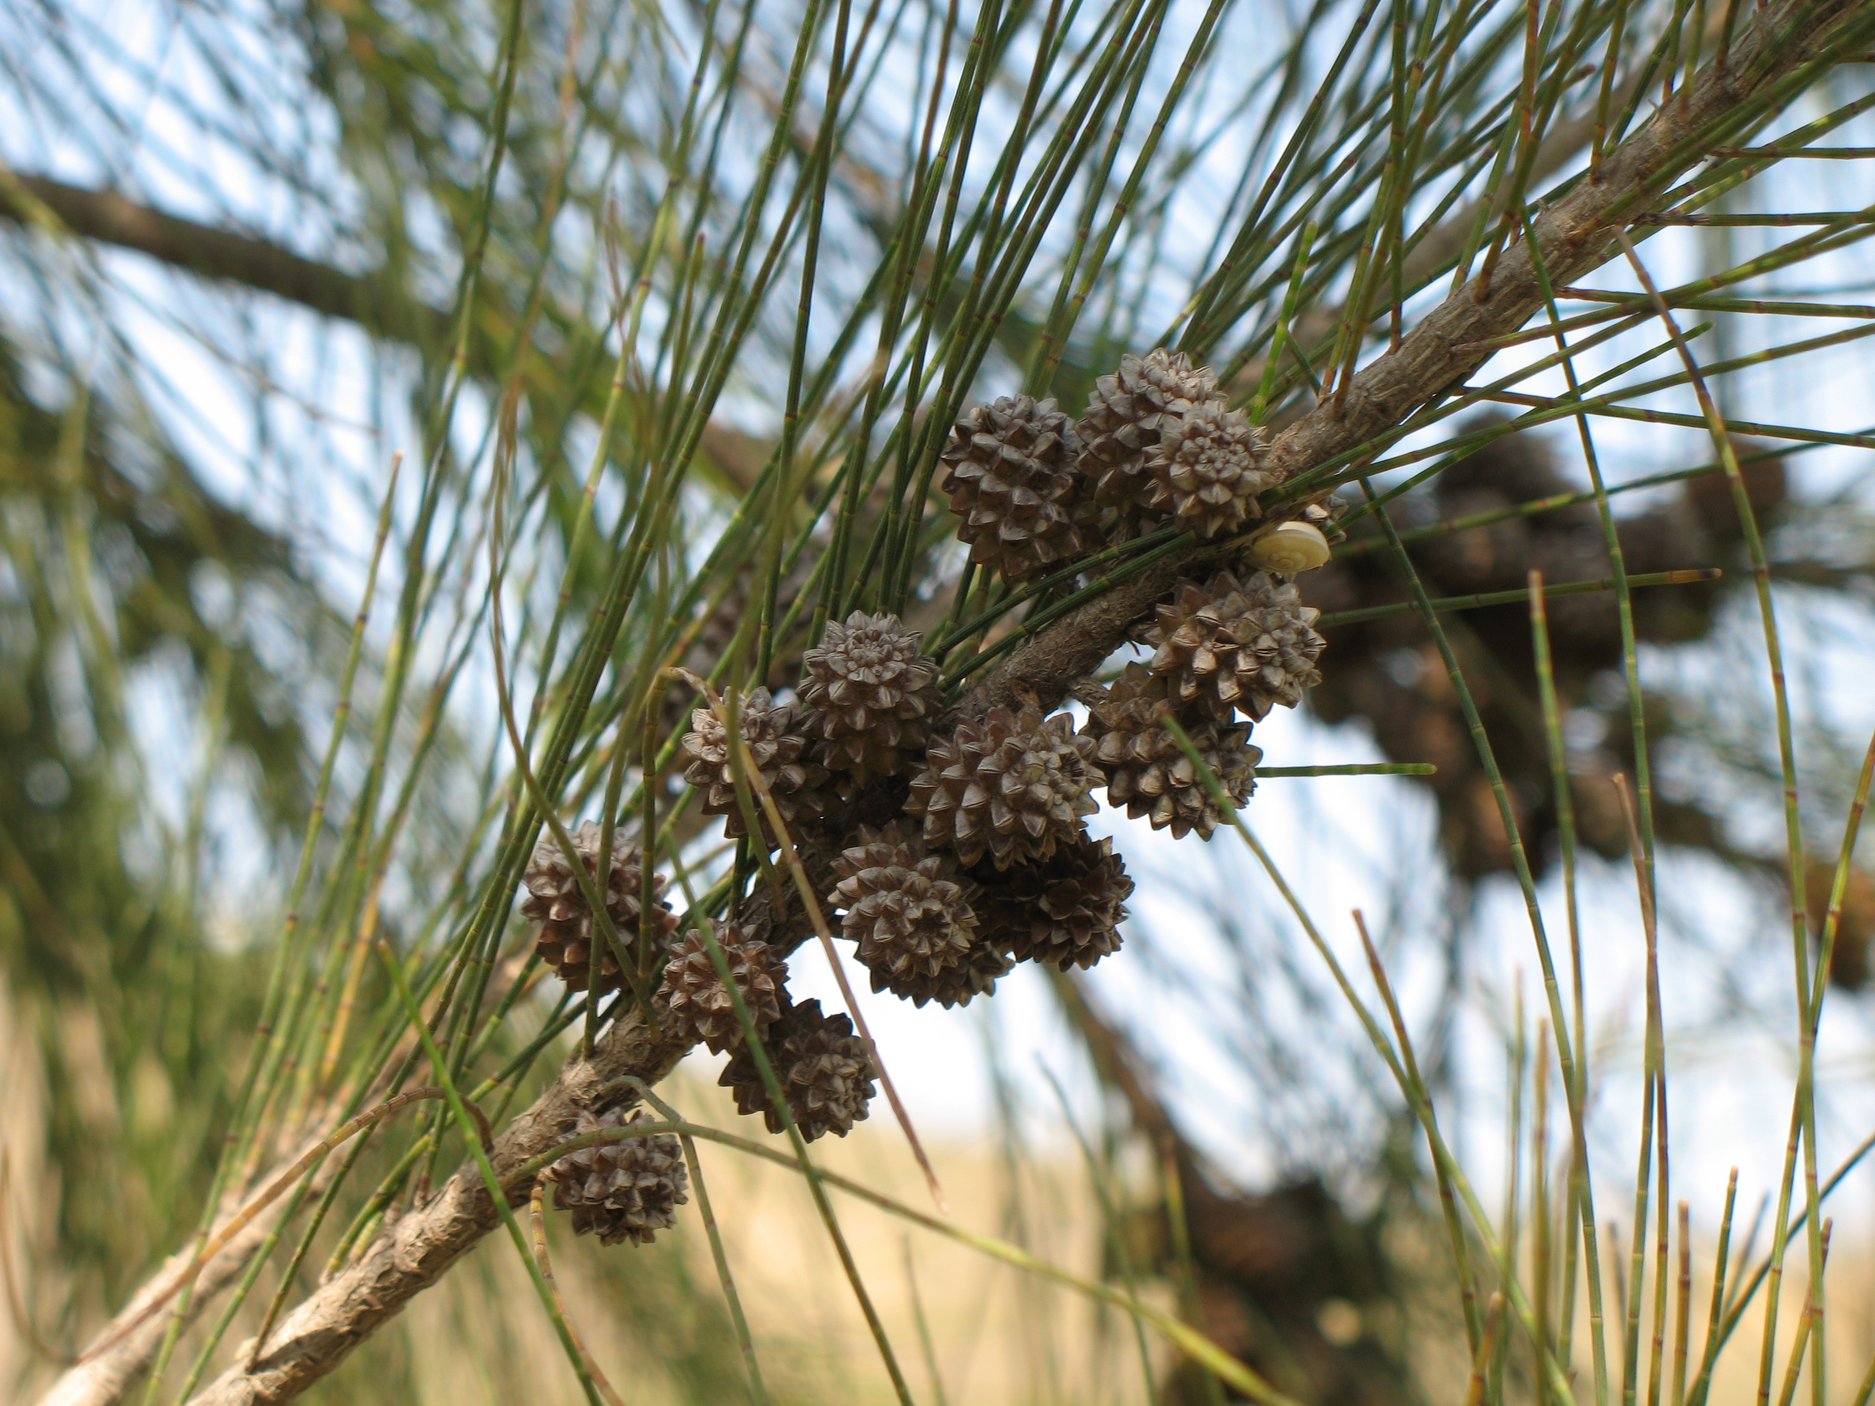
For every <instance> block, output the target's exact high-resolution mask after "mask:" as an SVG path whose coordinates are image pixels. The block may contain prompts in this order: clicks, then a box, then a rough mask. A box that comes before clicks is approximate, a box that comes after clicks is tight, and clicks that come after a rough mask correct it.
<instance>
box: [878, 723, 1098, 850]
mask: <svg viewBox="0 0 1875 1406" xmlns="http://www.w3.org/2000/svg"><path fill="white" fill-rule="evenodd" d="M1093 752H1094V744H1093V742H1092V741H1090V740H1089V739H1087V738H1085V737H1077V736H1076V735H1075V732H1074V723H1073V721H1072V720H1071V719H1070V718H1069V716H1068V715H1067V714H1066V713H1057V714H1055V715H1054V716H1053V717H1051V718H1047V719H1044V718H1043V717H1042V714H1041V712H1040V710H1038V709H1036V708H1033V707H1025V708H1023V709H1022V711H1021V712H1020V713H1012V712H1011V711H1010V710H1009V709H1007V708H992V709H991V710H990V711H989V712H988V713H987V714H985V715H984V717H983V718H981V719H980V720H975V721H972V720H966V721H964V722H961V723H959V724H958V725H957V730H956V732H954V733H953V734H951V735H950V736H949V737H940V738H937V739H935V740H934V741H933V742H932V743H931V748H930V751H929V752H928V753H926V756H925V767H924V770H923V771H921V772H919V773H918V774H917V775H916V776H914V777H913V778H912V781H911V795H910V798H909V799H908V800H907V802H906V806H905V808H906V811H907V812H908V813H909V814H911V815H914V816H917V817H920V818H921V819H922V821H923V833H924V840H925V843H926V844H928V845H934V846H935V845H943V846H946V847H948V848H949V849H951V850H952V851H953V852H954V853H955V854H956V855H957V857H958V859H959V861H961V862H962V863H964V864H972V865H973V864H976V863H979V862H980V861H981V860H983V859H984V858H985V856H987V857H988V858H989V860H990V861H991V862H992V863H993V864H995V866H996V867H997V868H998V869H1006V868H1008V867H1009V866H1010V865H1012V864H1029V863H1034V862H1036V861H1038V860H1043V859H1046V858H1048V856H1049V855H1051V854H1053V853H1054V852H1055V850H1056V848H1057V847H1058V846H1060V845H1062V844H1064V843H1069V842H1071V841H1073V840H1075V839H1076V838H1077V837H1079V836H1080V835H1081V834H1082V833H1083V831H1082V829H1081V817H1082V816H1084V815H1092V814H1093V813H1094V811H1096V810H1097V809H1099V806H1098V805H1097V804H1096V803H1095V801H1094V797H1093V791H1094V788H1095V787H1096V786H1099V785H1101V784H1102V783H1103V782H1104V781H1105V780H1106V778H1105V777H1103V776H1102V775H1101V774H1100V770H1099V768H1098V767H1096V766H1095V765H1094V762H1093Z"/></svg>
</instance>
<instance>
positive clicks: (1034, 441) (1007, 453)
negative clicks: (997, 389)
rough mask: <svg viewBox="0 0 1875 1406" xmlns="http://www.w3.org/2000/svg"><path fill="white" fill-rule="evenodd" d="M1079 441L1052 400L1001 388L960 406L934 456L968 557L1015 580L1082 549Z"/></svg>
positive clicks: (1045, 567) (942, 485) (1060, 560)
mask: <svg viewBox="0 0 1875 1406" xmlns="http://www.w3.org/2000/svg"><path fill="white" fill-rule="evenodd" d="M1080 447H1081V446H1080V440H1079V438H1078V437H1077V436H1076V434H1075V431H1074V424H1073V422H1072V421H1070V420H1069V419H1068V417H1067V416H1066V415H1064V414H1062V413H1061V412H1060V411H1059V410H1057V409H1056V408H1055V402H1054V401H1052V400H1042V401H1037V400H1035V399H1034V398H1033V397H1031V396H1026V395H1019V396H1003V397H1000V398H999V399H997V400H994V401H991V402H990V403H989V404H988V405H976V406H972V407H971V408H970V409H969V410H967V411H965V412H964V414H963V417H962V418H961V419H959V420H958V421H957V424H956V426H955V427H954V428H953V429H952V430H951V435H950V440H949V441H948V442H947V443H946V444H945V446H944V449H943V452H942V453H941V454H940V456H939V459H940V462H942V463H943V465H944V476H943V478H942V479H940V480H939V487H941V488H942V489H943V490H944V491H945V492H946V493H948V494H950V499H951V511H952V512H954V513H956V514H957V515H958V517H960V518H962V519H963V522H962V524H961V525H960V526H959V527H958V529H957V535H958V536H959V537H960V538H962V539H963V540H964V541H966V542H968V543H969V544H970V560H972V561H974V562H976V563H978V564H979V565H981V566H987V567H990V568H992V569H993V570H996V571H998V572H1000V573H1002V576H1003V579H1005V580H1007V581H1020V580H1022V579H1023V578H1024V577H1026V576H1030V575H1033V574H1035V573H1036V572H1039V571H1044V570H1046V569H1047V568H1049V567H1051V566H1054V565H1056V564H1057V563H1060V562H1064V561H1070V560H1072V559H1073V558H1075V557H1077V556H1079V555H1080V554H1081V550H1082V545H1083V544H1082V540H1081V531H1080V528H1079V527H1078V526H1077V525H1076V522H1075V512H1074V505H1075V500H1076V498H1077V496H1079V495H1080V493H1081V485H1080V476H1079V474H1078V472H1077V471H1076V469H1075V459H1076V457H1077V456H1078V455H1079V453H1080Z"/></svg>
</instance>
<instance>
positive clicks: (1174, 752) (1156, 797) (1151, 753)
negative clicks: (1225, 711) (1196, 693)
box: [1081, 664, 1263, 840]
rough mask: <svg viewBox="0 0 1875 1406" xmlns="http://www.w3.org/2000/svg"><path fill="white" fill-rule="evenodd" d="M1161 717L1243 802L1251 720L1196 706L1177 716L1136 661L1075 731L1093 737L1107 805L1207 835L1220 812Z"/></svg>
mask: <svg viewBox="0 0 1875 1406" xmlns="http://www.w3.org/2000/svg"><path fill="white" fill-rule="evenodd" d="M1168 717H1171V718H1177V719H1178V721H1179V723H1180V725H1181V726H1183V727H1184V729H1185V732H1186V735H1187V736H1188V737H1190V739H1191V743H1192V746H1193V747H1194V748H1196V749H1197V751H1198V754H1199V755H1200V756H1201V757H1203V758H1204V761H1205V765H1206V766H1208V767H1209V768H1210V769H1211V771H1212V772H1213V773H1214V774H1215V775H1216V778H1217V781H1218V783H1219V785H1220V786H1221V787H1222V788H1223V791H1224V794H1225V795H1226V796H1228V797H1229V798H1230V802H1231V804H1232V806H1233V807H1239V806H1242V805H1243V803H1244V802H1245V801H1247V800H1249V799H1250V793H1251V792H1252V791H1253V790H1255V789H1256V764H1257V763H1258V762H1259V761H1261V760H1262V758H1263V753H1262V751H1261V750H1260V749H1258V748H1256V747H1253V746H1251V745H1250V725H1249V724H1248V723H1245V724H1242V725H1239V726H1231V725H1227V724H1224V723H1220V722H1218V721H1217V719H1215V718H1213V717H1211V716H1209V715H1208V714H1207V713H1205V712H1203V711H1202V710H1197V709H1188V710H1186V712H1185V714H1184V715H1183V716H1181V715H1180V713H1179V710H1178V707H1177V705H1176V704H1175V703H1174V702H1173V700H1172V698H1171V696H1170V692H1169V690H1168V687H1167V684H1166V681H1165V680H1164V679H1155V678H1153V677H1152V675H1151V674H1149V673H1148V672H1147V671H1146V669H1145V668H1143V667H1142V666H1141V665H1138V664H1128V665H1127V666H1126V669H1125V671H1124V672H1123V673H1122V674H1121V675H1120V677H1119V679H1118V680H1117V681H1115V683H1114V684H1113V686H1112V687H1111V688H1109V689H1108V690H1107V693H1106V696H1105V698H1103V699H1102V700H1101V701H1100V702H1098V703H1096V704H1094V706H1093V707H1092V708H1091V709H1089V711H1088V719H1087V722H1086V723H1085V724H1083V726H1082V728H1081V731H1082V733H1083V734H1085V735H1086V736H1088V737H1091V738H1093V739H1094V745H1095V750H1094V756H1095V759H1096V760H1097V761H1099V763H1100V769H1101V770H1102V771H1104V772H1105V773H1106V774H1107V800H1108V801H1109V802H1110V803H1111V804H1113V805H1116V806H1125V807H1126V813H1127V814H1128V815H1130V816H1132V817H1133V818H1134V819H1139V818H1141V817H1144V818H1145V819H1146V820H1148V821H1150V822H1151V824H1152V828H1153V829H1155V830H1164V829H1167V828H1169V829H1170V830H1171V831H1172V834H1173V836H1174V837H1182V836H1184V835H1186V834H1188V833H1190V832H1191V831H1193V830H1196V831H1197V832H1198V834H1199V837H1200V838H1202V839H1206V840H1208V839H1210V838H1211V832H1212V831H1214V830H1215V829H1216V828H1217V827H1218V825H1219V824H1221V823H1222V822H1223V821H1224V819H1225V815H1224V812H1223V811H1222V810H1221V809H1220V808H1219V806H1218V804H1217V801H1216V800H1215V798H1214V797H1213V796H1212V794H1211V791H1210V788H1209V787H1207V786H1206V785H1205V778H1204V775H1203V773H1202V772H1201V771H1200V770H1199V768H1198V766H1197V765H1196V764H1195V763H1194V762H1193V761H1192V760H1191V758H1190V757H1189V756H1188V755H1187V754H1186V752H1185V749H1184V748H1183V747H1181V746H1179V744H1178V739H1177V738H1176V737H1174V736H1173V735H1172V734H1171V733H1170V732H1169V731H1167V729H1166V728H1165V727H1164V726H1163V721H1164V719H1166V718H1168Z"/></svg>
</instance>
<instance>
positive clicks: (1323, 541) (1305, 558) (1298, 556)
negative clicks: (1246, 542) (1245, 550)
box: [1250, 522, 1330, 576]
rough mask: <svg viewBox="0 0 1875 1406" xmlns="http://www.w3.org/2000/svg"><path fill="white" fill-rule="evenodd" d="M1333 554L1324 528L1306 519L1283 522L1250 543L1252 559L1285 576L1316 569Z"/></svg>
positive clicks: (1264, 567)
mask: <svg viewBox="0 0 1875 1406" xmlns="http://www.w3.org/2000/svg"><path fill="white" fill-rule="evenodd" d="M1329 555H1330V553H1329V550H1328V539H1327V538H1326V537H1324V536H1322V530H1321V529H1320V528H1319V527H1315V526H1313V525H1311V524H1309V523H1306V522H1279V523H1277V524H1276V525H1275V526H1274V527H1272V528H1270V529H1269V530H1268V531H1266V532H1263V533H1261V534H1259V535H1258V536H1257V537H1256V538H1255V539H1253V540H1252V541H1251V543H1250V559H1251V560H1252V561H1254V562H1255V563H1256V564H1257V565H1258V566H1260V567H1262V568H1263V569H1264V570H1265V571H1274V572H1278V573H1279V574H1281V575H1283V576H1294V575H1295V574H1296V573H1297V572H1300V571H1313V570H1315V568H1316V567H1318V566H1321V565H1323V564H1324V563H1325V562H1326V561H1327V560H1328V558H1329Z"/></svg>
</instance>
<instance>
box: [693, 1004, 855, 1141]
mask: <svg viewBox="0 0 1875 1406" xmlns="http://www.w3.org/2000/svg"><path fill="white" fill-rule="evenodd" d="M763 1043H764V1045H765V1047H766V1048H767V1050H768V1053H769V1056H770V1058H771V1059H773V1061H774V1065H775V1076H776V1078H777V1079H778V1080H779V1081H780V1083H781V1090H782V1094H783V1096H784V1097H786V1099H787V1101H788V1112H789V1113H791V1114H792V1115H793V1116H794V1124H795V1126H796V1127H797V1128H799V1129H800V1130H801V1136H802V1137H803V1138H805V1139H806V1140H807V1141H809V1142H812V1141H813V1140H814V1139H815V1138H817V1137H821V1136H823V1135H824V1134H826V1133H832V1134H834V1135H835V1136H836V1137H845V1136H846V1135H847V1134H848V1133H849V1132H851V1131H852V1129H853V1124H855V1123H857V1122H858V1121H859V1120H860V1119H861V1118H864V1117H865V1116H866V1113H867V1107H866V1105H867V1103H868V1102H869V1101H870V1100H871V1098H872V1094H873V1080H874V1079H875V1078H876V1077H877V1076H876V1074H875V1072H874V1070H873V1066H872V1057H871V1056H870V1055H868V1054H867V1053H866V1044H865V1041H863V1040H861V1039H860V1038H859V1036H857V1035H855V1034H854V1033H853V1022H852V1021H851V1020H850V1019H848V1018H847V1017H846V1016H844V1015H831V1016H829V1015H822V1014H821V1012H820V1002H819V1001H803V1002H801V1003H800V1004H799V1005H798V1006H790V1007H788V1008H787V1009H786V1010H784V1011H783V1012H782V1013H781V1019H779V1020H777V1021H776V1022H775V1023H774V1024H773V1025H772V1026H770V1027H769V1029H768V1034H767V1035H766V1036H765V1037H764V1040H763ZM716 1082H717V1083H718V1084H720V1085H722V1086H723V1087H724V1088H726V1089H728V1090H730V1091H731V1093H733V1094H734V1095H735V1100H736V1110H737V1111H738V1112H740V1113H745V1114H753V1113H760V1114H761V1115H762V1121H763V1122H764V1123H766V1124H767V1125H768V1131H769V1132H771V1133H778V1132H781V1131H782V1127H783V1125H782V1121H781V1117H780V1115H779V1114H777V1113H776V1112H775V1110H774V1107H773V1105H772V1104H771V1103H770V1102H769V1098H768V1090H767V1088H766V1087H764V1085H763V1084H762V1076H761V1072H760V1071H759V1070H758V1069H757V1068H756V1066H755V1059H754V1057H753V1056H752V1055H751V1054H750V1053H749V1052H748V1051H747V1050H746V1049H745V1050H741V1051H738V1052H737V1053H736V1054H734V1055H733V1056H731V1057H730V1060H729V1063H728V1064H726V1065H724V1066H723V1072H722V1073H721V1074H720V1075H718V1076H717V1080H716Z"/></svg>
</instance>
